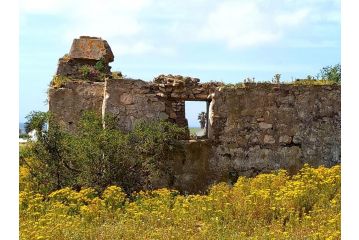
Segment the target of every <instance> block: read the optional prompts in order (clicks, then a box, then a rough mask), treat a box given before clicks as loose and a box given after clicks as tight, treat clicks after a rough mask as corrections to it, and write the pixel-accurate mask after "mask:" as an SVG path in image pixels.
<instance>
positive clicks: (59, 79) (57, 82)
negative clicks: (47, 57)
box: [50, 75, 71, 88]
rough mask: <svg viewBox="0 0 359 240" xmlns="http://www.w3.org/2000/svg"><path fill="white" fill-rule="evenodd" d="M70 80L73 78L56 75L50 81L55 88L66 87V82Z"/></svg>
mask: <svg viewBox="0 0 359 240" xmlns="http://www.w3.org/2000/svg"><path fill="white" fill-rule="evenodd" d="M69 81H71V80H70V78H68V77H65V76H62V75H55V76H54V77H53V78H52V80H51V82H50V86H52V87H54V88H60V87H64V86H65V84H66V83H68V82H69Z"/></svg>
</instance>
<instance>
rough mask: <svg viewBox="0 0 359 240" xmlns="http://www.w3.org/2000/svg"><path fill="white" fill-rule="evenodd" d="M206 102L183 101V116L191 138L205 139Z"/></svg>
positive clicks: (206, 134)
mask: <svg viewBox="0 0 359 240" xmlns="http://www.w3.org/2000/svg"><path fill="white" fill-rule="evenodd" d="M208 106H209V102H208V101H185V116H186V119H187V121H188V128H189V130H190V136H191V138H192V139H193V138H195V139H197V138H207V136H208V131H207V123H208Z"/></svg>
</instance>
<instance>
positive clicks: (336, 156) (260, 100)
mask: <svg viewBox="0 0 359 240" xmlns="http://www.w3.org/2000/svg"><path fill="white" fill-rule="evenodd" d="M80 39H82V40H81V41H80V40H78V41H74V44H73V47H72V48H71V53H72V54H69V56H67V58H66V61H67V63H66V64H64V62H63V61H64V59H63V58H61V59H60V61H59V66H58V71H57V73H58V75H60V76H63V77H66V78H68V81H66V82H65V83H64V84H61V85H60V86H61V87H59V85H56V86H52V87H50V89H49V111H50V112H52V113H53V114H54V115H55V117H56V118H57V119H58V120H59V121H60V122H61V123H62V124H63V125H65V126H66V127H67V129H68V130H70V131H74V130H75V129H76V124H77V122H78V120H79V118H80V116H81V114H82V113H83V112H84V111H86V110H91V111H95V112H97V113H100V114H102V115H103V116H104V115H105V114H109V113H110V114H113V115H115V116H116V117H117V119H118V127H119V129H120V130H122V131H125V132H128V131H130V130H131V129H132V128H133V126H134V123H135V122H136V121H137V120H140V119H142V120H153V119H157V120H158V119H164V120H167V121H170V122H173V123H175V124H177V125H179V126H181V127H188V123H187V119H186V118H185V104H184V103H185V101H193V100H195V101H207V102H208V103H209V112H208V115H209V119H208V121H209V123H208V139H207V140H196V141H194V140H189V141H188V139H189V131H187V134H186V136H184V139H187V141H185V143H184V148H182V149H180V150H176V151H175V152H174V162H173V163H172V164H173V170H174V176H172V177H171V178H170V179H172V180H171V181H170V182H168V183H167V184H164V185H167V186H170V187H175V188H177V189H179V190H181V191H187V192H198V191H204V190H205V189H206V188H207V187H208V186H209V185H210V184H212V183H215V182H218V181H227V182H231V181H235V179H236V178H237V177H238V176H254V175H256V174H258V173H260V172H269V171H271V170H275V169H280V168H284V169H287V170H288V171H289V172H290V173H295V172H296V171H298V170H299V169H300V168H301V167H302V165H303V164H304V163H309V164H311V165H314V166H318V165H325V166H332V165H335V164H339V163H340V158H341V156H340V142H341V141H340V122H341V121H340V120H341V109H340V92H341V89H340V86H338V85H295V84H254V83H246V84H245V85H242V86H241V85H236V86H232V87H229V86H225V85H223V84H222V83H218V82H210V83H200V81H199V79H198V78H191V77H182V76H173V75H160V76H158V77H156V78H154V80H153V81H151V82H145V81H142V80H134V79H117V78H113V77H112V76H111V74H110V67H109V66H108V62H109V61H112V60H113V55H112V56H111V54H112V52H111V49H110V47H109V46H108V44H107V42H104V40H102V39H99V38H88V37H85V38H80ZM93 41H95V42H96V43H97V44H93ZM101 41H102V43H101ZM97 48H98V49H97ZM81 49H87V50H86V54H82V53H81V51H82V50H81ZM88 49H90V50H88ZM75 53H76V54H75ZM98 59H105V68H104V70H103V71H104V73H103V75H99V76H101V77H102V78H101V79H100V81H102V82H98V81H97V79H96V78H94V79H90V80H89V79H87V78H86V79H79V78H80V77H81V74H80V75H79V72H78V69H79V66H80V67H81V66H83V64H85V65H87V64H88V63H89V62H88V61H90V62H91V64H92V66H94V65H95V64H96V63H97V62H96V61H98ZM70 63H76V64H75V65H71V64H70ZM64 67H65V70H66V71H65V70H64ZM162 185H163V183H162Z"/></svg>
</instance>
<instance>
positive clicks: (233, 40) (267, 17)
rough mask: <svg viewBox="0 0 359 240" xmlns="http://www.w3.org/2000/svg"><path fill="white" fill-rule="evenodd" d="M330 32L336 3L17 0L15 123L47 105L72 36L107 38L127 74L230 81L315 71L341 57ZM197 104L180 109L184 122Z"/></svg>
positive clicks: (335, 31)
mask: <svg viewBox="0 0 359 240" xmlns="http://www.w3.org/2000/svg"><path fill="white" fill-rule="evenodd" d="M340 30H341V24H340V1H339V0H300V1H299V0H271V1H266V0H251V1H249V0H246V1H244V0H222V1H216V0H206V1H205V0H192V1H190V0H180V1H179V0H172V1H159V0H157V1H154V0H102V1H98V0H97V1H96V0H86V1H84V0H77V1H70V0H47V1H43V0H20V58H19V60H20V92H19V95H20V99H19V100H20V108H19V120H20V122H24V121H25V116H26V115H27V114H28V113H29V112H31V111H33V110H35V111H47V109H48V106H47V102H46V99H47V94H46V92H47V88H48V85H49V83H50V81H51V79H52V76H53V75H54V74H55V72H56V68H57V62H58V59H59V58H60V57H62V56H63V55H64V54H66V53H68V52H69V50H70V47H71V44H72V40H73V39H74V38H78V37H79V36H83V35H86V36H96V37H101V38H103V39H105V40H107V41H108V43H109V45H110V46H111V48H112V51H113V53H114V55H115V61H114V62H112V63H111V64H110V65H111V66H112V70H113V71H121V72H122V73H123V74H124V75H126V76H127V77H131V78H139V79H143V80H145V81H150V80H152V79H153V78H154V77H156V76H158V75H159V74H180V75H184V76H191V77H198V78H200V79H201V82H207V81H210V80H215V81H223V82H225V83H235V82H240V81H243V79H245V78H247V77H251V78H252V77H254V78H255V79H256V81H269V80H271V79H272V77H273V76H274V74H276V73H280V74H281V80H282V81H291V80H292V79H295V78H305V77H306V76H307V75H314V76H315V75H316V74H317V73H319V71H320V69H321V68H322V67H324V66H328V65H335V64H337V63H340V62H341V58H340V56H341V49H340V44H341V39H340ZM200 111H202V109H200V108H199V107H198V106H197V105H194V106H192V107H187V108H186V113H187V112H191V113H193V114H192V116H191V117H189V119H188V120H189V125H190V126H195V125H196V126H197V125H198V120H197V117H196V116H197V115H198V113H197V112H200Z"/></svg>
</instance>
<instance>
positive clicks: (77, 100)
mask: <svg viewBox="0 0 359 240" xmlns="http://www.w3.org/2000/svg"><path fill="white" fill-rule="evenodd" d="M104 85H105V83H103V82H85V81H71V82H68V83H66V86H65V87H61V88H52V87H50V88H49V91H48V99H49V111H50V112H51V113H52V114H53V115H54V117H55V119H56V120H57V121H59V122H60V123H61V124H62V125H63V126H64V127H65V128H67V129H68V130H69V131H74V130H75V129H76V125H77V123H78V121H79V119H80V117H81V116H82V114H83V112H84V111H93V112H96V113H98V114H101V112H102V105H103V99H104V98H103V95H104Z"/></svg>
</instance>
